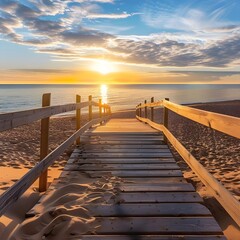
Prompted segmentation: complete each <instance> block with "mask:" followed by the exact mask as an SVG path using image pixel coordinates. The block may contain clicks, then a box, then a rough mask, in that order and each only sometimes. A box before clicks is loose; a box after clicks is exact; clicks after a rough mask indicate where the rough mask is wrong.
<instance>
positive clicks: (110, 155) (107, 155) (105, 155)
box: [80, 152, 172, 158]
mask: <svg viewBox="0 0 240 240" xmlns="http://www.w3.org/2000/svg"><path fill="white" fill-rule="evenodd" d="M80 156H82V157H83V158H98V157H101V158H124V157H126V158H131V157H132V158H153V157H172V153H170V152H166V153H164V152H163V153H128V152H126V153H105V152H104V153H99V154H97V153H81V154H80Z"/></svg>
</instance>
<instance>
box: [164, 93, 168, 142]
mask: <svg viewBox="0 0 240 240" xmlns="http://www.w3.org/2000/svg"><path fill="white" fill-rule="evenodd" d="M165 100H166V101H169V98H165ZM163 125H164V127H166V128H168V108H166V107H164V108H163ZM163 140H164V142H165V143H167V137H166V136H165V135H164V136H163Z"/></svg>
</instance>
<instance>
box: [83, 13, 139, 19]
mask: <svg viewBox="0 0 240 240" xmlns="http://www.w3.org/2000/svg"><path fill="white" fill-rule="evenodd" d="M137 14H140V13H131V14H129V13H126V12H124V13H120V14H101V13H98V14H96V13H95V14H94V13H92V14H91V13H90V14H89V15H87V18H89V19H97V18H108V19H122V18H128V17H131V16H134V15H137Z"/></svg>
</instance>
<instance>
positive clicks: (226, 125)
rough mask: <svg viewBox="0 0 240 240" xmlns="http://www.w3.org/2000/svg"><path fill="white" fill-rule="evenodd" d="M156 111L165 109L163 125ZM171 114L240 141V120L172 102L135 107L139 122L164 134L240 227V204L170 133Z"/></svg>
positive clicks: (164, 101)
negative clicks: (157, 120) (159, 121)
mask: <svg viewBox="0 0 240 240" xmlns="http://www.w3.org/2000/svg"><path fill="white" fill-rule="evenodd" d="M154 107H164V109H163V124H159V123H156V122H154V110H153V109H154ZM148 108H151V115H150V119H149V118H148ZM143 109H144V110H143ZM168 110H171V111H173V112H175V113H177V114H179V115H181V116H183V117H185V118H188V119H191V120H193V121H195V122H197V123H200V124H202V125H205V126H207V127H209V128H211V129H214V130H218V131H220V132H223V133H226V134H228V135H230V136H233V137H236V138H240V118H237V117H232V116H227V115H223V114H218V113H213V112H208V111H203V110H199V109H195V108H191V107H187V106H182V105H178V104H175V103H172V102H170V101H169V99H165V100H161V101H157V102H154V99H153V98H152V99H151V103H147V101H146V100H145V102H144V104H139V105H137V106H136V118H137V119H138V120H140V121H142V122H145V123H147V124H149V125H150V126H151V127H153V128H155V129H157V130H160V131H162V132H163V134H164V140H165V141H166V142H167V141H169V142H170V143H171V144H172V146H173V147H174V148H175V149H176V150H177V152H178V153H179V154H180V155H181V156H182V158H183V159H184V160H185V161H186V163H187V164H188V165H189V166H190V168H191V169H192V170H193V171H194V172H195V174H196V175H197V176H198V177H199V179H200V180H201V181H202V182H203V184H204V185H205V186H206V187H207V188H208V189H209V190H210V191H211V193H212V194H213V196H214V197H215V198H216V199H217V200H218V202H219V203H220V204H221V205H222V206H223V208H224V209H225V210H226V211H227V212H228V214H229V215H230V216H231V217H232V218H233V219H234V221H235V222H236V223H237V224H238V225H239V226H240V203H239V202H238V201H237V199H236V198H234V197H233V195H232V194H231V193H230V192H229V191H228V190H227V189H226V188H225V187H224V186H223V185H222V184H221V183H220V182H219V181H217V180H216V179H215V178H214V177H213V175H211V174H210V173H209V172H208V171H207V170H206V168H204V167H203V165H202V164H201V163H199V161H198V160H197V159H196V158H195V157H194V156H193V155H192V154H191V153H190V152H189V151H188V150H187V149H186V148H185V147H184V146H183V145H182V144H181V143H180V142H179V141H178V140H177V139H176V137H174V136H173V134H172V133H171V132H170V131H169V130H168ZM143 111H144V114H143ZM143 116H144V117H143Z"/></svg>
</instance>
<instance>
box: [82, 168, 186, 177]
mask: <svg viewBox="0 0 240 240" xmlns="http://www.w3.org/2000/svg"><path fill="white" fill-rule="evenodd" d="M83 172H85V173H88V174H89V175H90V176H91V177H101V176H104V175H107V176H109V175H110V176H117V177H173V176H175V177H182V172H181V171H180V170H152V171H148V170H147V171H144V170H138V171H131V170H124V171H97V172H94V171H83Z"/></svg>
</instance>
